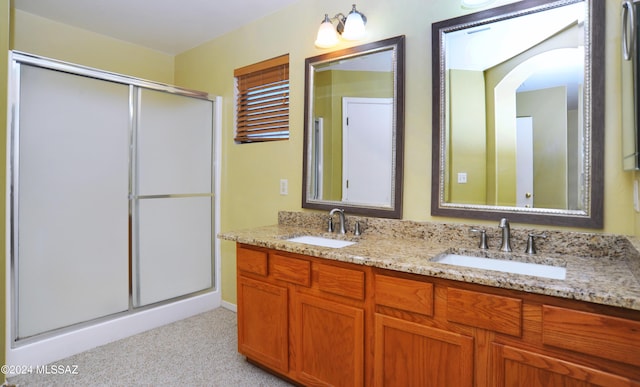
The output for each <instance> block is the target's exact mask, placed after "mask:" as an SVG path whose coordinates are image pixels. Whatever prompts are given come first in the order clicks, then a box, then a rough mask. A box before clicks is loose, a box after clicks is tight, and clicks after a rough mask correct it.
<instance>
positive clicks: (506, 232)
mask: <svg viewBox="0 0 640 387" xmlns="http://www.w3.org/2000/svg"><path fill="white" fill-rule="evenodd" d="M498 227H500V228H501V229H502V246H500V251H505V252H510V251H511V227H509V221H508V220H507V218H502V219H500V225H499V226H498Z"/></svg>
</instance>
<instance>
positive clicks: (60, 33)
mask: <svg viewBox="0 0 640 387" xmlns="http://www.w3.org/2000/svg"><path fill="white" fill-rule="evenodd" d="M11 49H12V50H18V51H23V52H27V53H30V54H36V55H41V56H44V57H48V58H53V59H58V60H62V61H65V62H71V63H76V64H80V65H83V66H88V67H95V68H98V69H101V70H106V71H111V72H114V73H118V74H125V75H130V76H133V77H137V78H142V79H147V80H151V81H155V82H161V83H168V84H173V74H174V57H173V55H168V54H164V53H161V52H158V51H154V50H150V49H148V48H145V47H141V46H138V45H135V44H131V43H127V42H123V41H121V40H117V39H113V38H110V37H107V36H104V35H100V34H96V33H93V32H89V31H87V30H83V29H80V28H75V27H71V26H68V25H65V24H62V23H58V22H55V21H52V20H49V19H45V18H42V17H40V16H36V15H33V14H30V13H26V12H22V11H20V10H15V17H14V23H13V45H12V47H11Z"/></svg>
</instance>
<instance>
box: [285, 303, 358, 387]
mask: <svg viewBox="0 0 640 387" xmlns="http://www.w3.org/2000/svg"><path fill="white" fill-rule="evenodd" d="M295 298H296V301H295V312H294V316H295V317H294V319H295V321H293V322H292V324H294V326H295V328H294V329H295V332H296V333H295V340H296V342H295V344H294V345H295V347H296V360H295V364H296V373H297V376H298V379H299V380H300V381H301V382H302V383H304V384H306V385H313V386H325V385H326V386H363V385H364V310H363V309H361V308H357V307H353V306H348V305H342V304H338V303H336V302H333V301H328V300H325V299H322V298H318V297H314V296H310V295H307V294H299V293H298V294H296V296H295Z"/></svg>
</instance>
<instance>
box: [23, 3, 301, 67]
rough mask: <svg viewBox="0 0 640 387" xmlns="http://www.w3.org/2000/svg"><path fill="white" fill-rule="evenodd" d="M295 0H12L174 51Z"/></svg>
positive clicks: (55, 17)
mask: <svg viewBox="0 0 640 387" xmlns="http://www.w3.org/2000/svg"><path fill="white" fill-rule="evenodd" d="M297 1H299V0H232V1H228V0H180V1H177V0H153V1H149V0H46V1H43V0H14V7H15V8H16V9H19V10H21V11H24V12H28V13H31V14H34V15H38V16H41V17H44V18H47V19H51V20H54V21H57V22H60V23H64V24H68V25H71V26H74V27H78V28H82V29H85V30H89V31H93V32H96V33H99V34H102V35H106V36H110V37H112V38H115V39H119V40H123V41H126V42H130V43H134V44H137V45H140V46H144V47H147V48H151V49H153V50H156V51H160V52H164V53H167V54H171V55H176V54H179V53H181V52H184V51H186V50H188V49H191V48H193V47H196V46H198V45H200V44H202V43H204V42H206V41H208V40H211V39H213V38H216V37H218V36H221V35H224V34H226V33H228V32H230V31H233V30H235V29H237V28H238V27H240V26H242V25H244V24H247V23H249V22H252V21H254V20H258V19H260V18H262V17H264V16H267V15H269V14H271V13H274V12H276V11H278V10H279V9H282V8H285V7H287V6H288V5H290V4H293V3H295V2H297Z"/></svg>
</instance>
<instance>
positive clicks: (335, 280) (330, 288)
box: [316, 263, 364, 300]
mask: <svg viewBox="0 0 640 387" xmlns="http://www.w3.org/2000/svg"><path fill="white" fill-rule="evenodd" d="M316 267H317V269H318V288H319V289H320V290H322V291H323V292H327V293H332V294H337V295H339V296H344V297H349V298H354V299H356V300H364V272H362V271H359V270H352V269H344V268H341V267H337V266H332V265H324V264H321V263H319V264H318V265H317V266H316Z"/></svg>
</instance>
